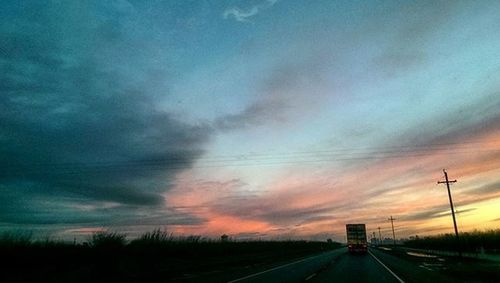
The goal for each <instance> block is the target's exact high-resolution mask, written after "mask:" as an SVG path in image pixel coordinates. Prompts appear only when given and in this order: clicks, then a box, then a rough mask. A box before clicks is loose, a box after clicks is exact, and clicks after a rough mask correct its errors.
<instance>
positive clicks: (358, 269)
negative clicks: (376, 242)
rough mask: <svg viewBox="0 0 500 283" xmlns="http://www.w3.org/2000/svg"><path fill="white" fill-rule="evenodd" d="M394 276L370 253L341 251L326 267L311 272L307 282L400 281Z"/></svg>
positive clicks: (389, 282) (395, 282)
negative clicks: (354, 253)
mask: <svg viewBox="0 0 500 283" xmlns="http://www.w3.org/2000/svg"><path fill="white" fill-rule="evenodd" d="M395 276H397V275H393V274H391V271H389V270H388V269H387V268H386V267H385V266H384V265H382V264H381V263H380V262H378V261H377V259H376V258H375V257H374V256H373V254H372V253H369V254H366V255H350V254H348V253H343V254H341V255H339V256H338V257H336V258H335V259H334V260H333V261H332V262H331V263H330V264H329V266H328V267H327V268H326V269H324V270H322V271H320V272H317V273H313V274H311V275H310V277H309V280H307V282H333V281H334V282H388V283H391V282H394V283H398V282H401V281H400V280H399V279H398V278H397V277H395Z"/></svg>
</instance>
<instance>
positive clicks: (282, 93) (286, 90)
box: [214, 56, 328, 131]
mask: <svg viewBox="0 0 500 283" xmlns="http://www.w3.org/2000/svg"><path fill="white" fill-rule="evenodd" d="M287 61H288V62H286V63H283V62H280V63H276V65H275V66H274V67H273V68H272V69H271V71H270V72H269V75H267V76H266V77H265V78H264V79H262V80H261V81H259V82H258V85H257V86H256V92H257V93H256V99H255V100H254V101H253V102H251V103H250V104H248V105H247V106H246V107H245V108H244V109H243V110H242V111H240V112H239V113H234V114H228V115H224V116H221V117H219V118H217V119H216V120H215V122H214V128H215V129H218V130H223V131H227V130H238V129H245V128H249V127H255V126H260V125H263V124H270V125H271V124H274V123H278V124H281V125H283V124H286V122H288V121H289V120H291V119H292V118H293V115H296V114H297V113H298V112H299V111H300V112H301V116H303V115H305V114H307V113H308V112H310V109H313V108H315V107H316V106H318V105H320V103H319V102H320V101H321V99H319V98H324V96H326V95H328V94H327V93H326V92H325V91H324V90H321V87H322V86H323V85H322V84H323V83H324V81H323V79H324V76H325V75H324V72H323V71H325V69H326V68H327V67H328V62H326V61H324V60H323V61H322V60H321V59H320V58H318V57H316V56H306V57H304V58H299V59H297V58H287Z"/></svg>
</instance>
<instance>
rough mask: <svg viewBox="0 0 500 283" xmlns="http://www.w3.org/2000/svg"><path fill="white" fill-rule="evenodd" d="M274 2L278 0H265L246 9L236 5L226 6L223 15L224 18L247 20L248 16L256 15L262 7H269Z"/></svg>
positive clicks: (239, 20)
mask: <svg viewBox="0 0 500 283" xmlns="http://www.w3.org/2000/svg"><path fill="white" fill-rule="evenodd" d="M276 2H278V0H266V1H264V2H262V3H260V4H256V5H254V6H251V7H249V8H247V9H240V8H238V7H231V8H227V9H226V10H225V11H224V13H223V17H224V19H228V18H233V19H234V20H236V21H238V22H248V21H249V18H251V17H254V16H256V15H257V14H258V13H260V12H261V11H262V10H264V9H268V8H271V7H272V6H273V5H274V4H276Z"/></svg>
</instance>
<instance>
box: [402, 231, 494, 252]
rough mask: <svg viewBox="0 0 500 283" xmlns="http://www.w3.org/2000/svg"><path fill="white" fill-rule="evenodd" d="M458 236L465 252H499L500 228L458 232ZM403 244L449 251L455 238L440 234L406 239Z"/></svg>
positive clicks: (452, 247)
mask: <svg viewBox="0 0 500 283" xmlns="http://www.w3.org/2000/svg"><path fill="white" fill-rule="evenodd" d="M459 238H460V246H461V248H462V250H463V251H465V252H480V251H482V250H484V251H485V252H487V253H498V252H500V229H495V230H486V231H479V230H474V231H472V232H464V233H460V234H459ZM405 245H406V246H408V247H412V248H419V249H433V250H448V251H450V250H455V249H456V247H457V240H456V238H455V234H441V235H437V236H429V237H423V238H417V239H412V240H408V241H406V242H405Z"/></svg>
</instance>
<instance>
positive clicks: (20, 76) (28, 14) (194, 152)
mask: <svg viewBox="0 0 500 283" xmlns="http://www.w3.org/2000/svg"><path fill="white" fill-rule="evenodd" d="M96 3H98V2H96ZM96 3H92V4H91V2H89V3H87V2H85V3H76V2H75V3H73V4H71V3H69V2H68V3H56V2H50V3H45V4H44V5H38V4H36V3H28V4H26V3H24V4H21V3H19V4H17V3H15V2H14V3H12V4H10V5H9V4H6V5H5V6H4V7H3V12H2V15H3V16H4V18H6V19H10V21H8V22H6V23H3V24H2V25H1V26H0V42H1V45H0V72H1V73H2V76H1V78H0V93H1V95H0V96H1V99H0V122H1V128H0V162H1V168H2V171H1V172H0V188H1V195H0V202H1V203H0V207H2V209H1V211H2V222H7V223H9V222H12V223H34V222H36V223H74V222H89V221H98V220H97V219H99V218H100V219H101V220H102V221H105V219H107V218H109V215H110V214H108V215H106V214H101V213H100V212H98V211H97V212H96V211H95V210H91V211H78V210H77V209H74V208H72V207H71V204H75V205H76V204H82V203H83V204H93V203H103V202H111V203H116V204H117V205H118V207H120V206H126V207H127V208H129V209H130V210H131V211H133V210H134V208H137V209H138V207H143V206H158V205H159V204H162V202H163V197H162V195H161V193H162V192H164V191H165V190H167V189H168V184H169V179H170V177H171V176H173V174H175V173H176V172H177V171H179V170H182V169H184V168H188V167H189V166H190V165H191V164H192V163H193V162H194V161H195V160H196V158H197V157H199V156H200V154H201V153H202V152H203V146H204V144H205V143H206V142H207V141H208V139H209V138H210V135H211V130H210V128H209V127H208V126H206V125H191V124H186V123H183V122H182V121H180V120H179V119H178V118H174V117H172V115H171V114H169V113H166V112H164V111H162V110H161V109H159V108H158V107H157V105H156V103H158V101H159V100H161V99H164V100H167V101H168V89H167V90H165V88H162V87H163V86H164V85H162V84H163V83H164V82H163V81H164V80H165V78H163V81H162V80H160V79H159V77H162V76H159V75H158V74H161V75H163V74H166V73H168V71H167V70H165V69H162V68H161V66H157V65H153V64H150V63H148V62H147V61H144V60H143V55H144V53H147V49H146V48H147V47H146V45H145V44H144V42H143V41H142V38H136V37H134V36H133V34H129V33H128V32H127V30H126V28H127V21H126V20H124V19H123V18H122V17H124V16H123V13H124V12H123V11H121V10H123V9H121V10H120V11H121V12H120V11H118V12H120V13H118V14H116V13H115V14H114V12H116V10H113V8H116V7H114V6H113V5H111V6H110V7H104V6H105V4H99V5H104V6H100V7H99V9H101V10H100V11H99V13H88V12H89V10H91V9H92V8H93V6H92V5H97V4H96ZM113 3H114V2H113ZM130 8H131V7H129V9H130ZM107 9H108V10H107ZM107 12H109V13H107ZM112 12H113V13H112ZM159 88H162V89H163V92H158V89H159ZM61 205H64V209H62V208H61ZM132 214H133V213H132ZM35 215H36V216H35ZM61 215H63V216H61ZM111 215H112V217H119V216H118V215H114V214H111ZM131 217H133V215H132V216H131ZM189 221H191V220H189Z"/></svg>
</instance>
